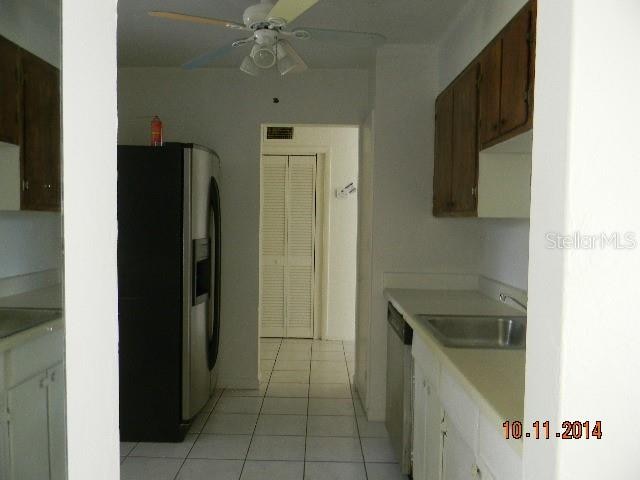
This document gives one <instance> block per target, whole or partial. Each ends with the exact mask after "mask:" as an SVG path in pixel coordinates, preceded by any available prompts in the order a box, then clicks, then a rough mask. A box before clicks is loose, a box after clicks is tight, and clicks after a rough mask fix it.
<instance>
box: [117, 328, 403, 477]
mask: <svg viewBox="0 0 640 480" xmlns="http://www.w3.org/2000/svg"><path fill="white" fill-rule="evenodd" d="M260 344H261V346H260V353H261V355H260V356H261V359H260V360H261V361H260V369H261V372H262V380H263V383H262V384H261V385H260V388H259V389H257V390H234V389H231V390H229V389H227V390H223V391H219V392H217V393H216V395H215V396H214V397H213V398H212V400H211V401H210V402H209V404H208V405H207V406H206V407H205V408H204V410H203V411H202V412H201V413H200V414H199V415H198V416H197V417H196V419H195V420H194V422H193V425H192V427H191V429H190V431H189V434H188V435H187V437H186V439H185V440H184V442H182V443H177V444H172V443H137V444H136V443H122V444H121V447H120V453H121V454H122V465H121V475H120V478H121V480H151V479H153V480H164V479H166V480H383V479H384V480H406V478H407V477H405V476H404V475H402V474H401V473H400V469H399V467H398V465H397V463H395V462H396V460H395V458H394V455H393V452H392V449H391V445H390V444H389V440H388V438H387V437H388V435H387V431H386V429H385V427H384V424H383V423H377V422H369V421H367V419H366V418H365V417H364V412H363V410H362V407H361V406H360V404H359V401H358V399H357V397H354V395H353V393H352V392H353V388H352V383H353V374H354V353H353V351H354V349H353V342H328V341H317V340H313V341H312V340H301V339H284V340H281V339H262V340H261V341H260Z"/></svg>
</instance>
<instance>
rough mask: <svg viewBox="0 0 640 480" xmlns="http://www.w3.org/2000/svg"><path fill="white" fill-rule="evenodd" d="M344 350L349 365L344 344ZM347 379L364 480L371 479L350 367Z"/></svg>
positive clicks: (345, 359)
mask: <svg viewBox="0 0 640 480" xmlns="http://www.w3.org/2000/svg"><path fill="white" fill-rule="evenodd" d="M342 350H343V353H344V362H345V365H346V364H347V363H348V362H347V354H346V352H345V351H344V342H343V344H342ZM347 378H348V381H349V391H350V392H351V406H352V408H353V416H354V420H355V422H356V432H357V433H358V443H359V444H360V454H361V455H362V466H363V468H364V478H365V480H368V479H369V472H368V471H367V461H366V459H365V458H364V448H363V447H362V437H361V436H360V425H358V411H357V409H356V396H355V395H354V394H353V389H352V386H353V385H352V384H351V374H350V372H349V366H348V365H347Z"/></svg>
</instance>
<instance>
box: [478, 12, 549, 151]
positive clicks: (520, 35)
mask: <svg viewBox="0 0 640 480" xmlns="http://www.w3.org/2000/svg"><path fill="white" fill-rule="evenodd" d="M535 12H536V4H535V2H529V3H527V5H526V6H525V7H524V8H523V9H522V10H521V11H520V12H519V13H518V14H517V15H516V16H515V17H514V18H513V19H512V20H511V21H510V22H509V23H508V24H507V26H506V27H505V28H504V29H503V30H502V32H500V34H499V35H498V36H497V37H496V38H495V39H494V40H493V41H492V42H491V43H490V44H489V45H488V46H487V47H486V48H485V49H484V51H483V52H482V53H481V54H480V56H479V58H478V62H479V63H480V70H481V73H480V114H479V124H480V127H479V128H480V135H479V139H480V149H483V148H486V147H488V146H491V145H493V144H496V143H500V142H502V141H504V140H507V139H508V138H510V137H512V136H514V135H517V134H519V133H522V132H524V131H526V130H530V129H531V127H532V124H533V84H534V56H535Z"/></svg>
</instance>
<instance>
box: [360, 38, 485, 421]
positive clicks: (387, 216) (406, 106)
mask: <svg viewBox="0 0 640 480" xmlns="http://www.w3.org/2000/svg"><path fill="white" fill-rule="evenodd" d="M438 86H439V84H438V62H437V55H436V51H435V49H433V48H431V47H428V46H421V45H386V46H384V47H382V48H381V49H380V50H379V51H378V53H377V56H376V75H375V92H376V93H375V101H374V105H373V107H374V110H375V126H374V137H375V140H374V150H375V154H374V165H373V184H372V193H373V232H372V239H373V243H372V303H371V317H370V319H369V322H370V325H369V332H368V333H369V335H368V344H367V345H362V346H358V348H359V349H360V351H359V353H358V356H359V357H360V356H361V355H362V356H366V357H367V361H366V362H364V363H365V364H366V365H367V366H368V369H367V375H368V382H367V383H368V391H367V392H365V394H364V395H363V396H366V397H367V402H366V403H367V406H366V408H367V411H368V414H369V417H370V418H371V419H382V418H383V417H384V406H385V379H386V374H385V369H386V337H387V333H386V328H387V323H386V301H385V299H384V296H383V274H384V273H385V272H432V273H438V272H443V273H444V272H446V273H469V272H472V273H474V272H477V270H478V262H477V259H478V257H479V253H480V250H479V242H478V229H477V222H476V221H474V220H469V219H436V218H434V217H433V214H432V197H433V137H434V136H433V132H434V102H435V98H436V94H437V93H438ZM358 321H360V319H358ZM363 321H367V320H366V319H363ZM363 349H366V350H367V352H366V353H365V352H364V350H363ZM359 363H360V362H359ZM358 375H359V377H360V375H361V374H360V373H359V374H358Z"/></svg>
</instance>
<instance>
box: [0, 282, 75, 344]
mask: <svg viewBox="0 0 640 480" xmlns="http://www.w3.org/2000/svg"><path fill="white" fill-rule="evenodd" d="M0 308H62V286H61V285H54V286H50V287H46V288H40V289H37V290H30V291H28V292H24V293H19V294H17V295H10V296H7V297H1V298H0ZM63 327H64V320H63V317H62V315H61V316H60V318H57V319H55V320H51V321H48V322H45V323H41V324H40V325H36V326H34V327H32V328H29V329H27V330H22V331H20V332H17V333H15V334H13V335H10V336H8V337H5V338H2V339H0V352H2V351H6V350H10V349H12V348H14V347H16V346H17V345H20V344H22V343H24V342H26V341H28V340H30V339H32V338H35V337H38V336H40V335H44V334H47V333H51V332H53V331H55V330H59V329H61V328H63Z"/></svg>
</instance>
